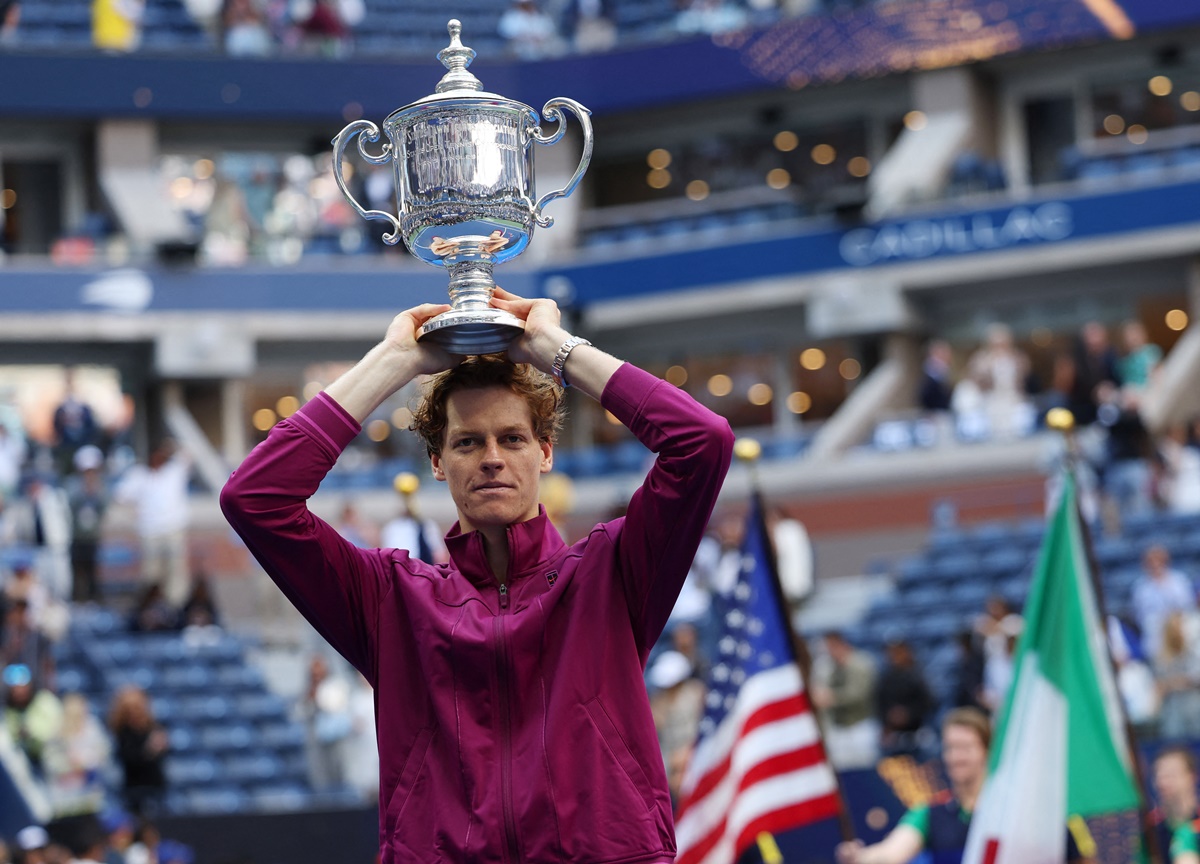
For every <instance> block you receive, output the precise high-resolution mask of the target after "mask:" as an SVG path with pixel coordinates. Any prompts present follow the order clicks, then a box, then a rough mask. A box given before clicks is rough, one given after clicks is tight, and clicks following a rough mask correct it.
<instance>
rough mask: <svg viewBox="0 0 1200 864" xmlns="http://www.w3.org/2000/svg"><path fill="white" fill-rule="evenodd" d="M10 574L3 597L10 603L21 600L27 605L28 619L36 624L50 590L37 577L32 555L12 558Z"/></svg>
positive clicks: (48, 600) (46, 602)
mask: <svg viewBox="0 0 1200 864" xmlns="http://www.w3.org/2000/svg"><path fill="white" fill-rule="evenodd" d="M11 567H12V576H11V577H9V579H8V581H7V582H6V583H5V584H4V599H5V600H6V601H7V602H9V603H11V602H13V601H15V600H23V601H24V602H25V603H27V604H28V605H29V616H30V621H31V622H33V625H34V626H35V627H36V626H37V620H38V616H40V615H41V614H42V612H43V610H45V608H46V606H47V605H48V604H49V602H50V592H49V591H47V590H46V586H45V585H43V584H42V583H41V581H39V580H38V578H37V571H36V570H35V569H34V566H33V558H32V556H28V555H24V554H18V555H17V556H16V557H15V558H13V560H12V563H11Z"/></svg>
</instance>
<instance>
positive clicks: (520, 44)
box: [496, 0, 564, 60]
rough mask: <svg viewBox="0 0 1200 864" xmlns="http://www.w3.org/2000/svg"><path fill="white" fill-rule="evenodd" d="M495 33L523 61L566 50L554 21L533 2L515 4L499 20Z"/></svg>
mask: <svg viewBox="0 0 1200 864" xmlns="http://www.w3.org/2000/svg"><path fill="white" fill-rule="evenodd" d="M496 30H497V32H498V33H499V34H500V35H501V36H502V37H504V38H505V39H506V40H508V48H509V50H510V51H511V52H512V53H513V54H515V55H516V56H517V57H519V58H520V59H522V60H536V59H538V58H539V57H548V56H552V55H555V54H561V53H562V51H563V48H564V46H563V42H562V39H561V38H559V35H558V28H557V27H556V26H555V25H554V19H552V18H551V17H550V16H549V15H547V14H546V13H545V12H543V11H542V10H541V9H539V8H538V5H537V3H536V2H534V0H513V3H512V5H511V6H509V7H508V9H506V10H505V12H504V14H503V15H501V16H500V22H499V24H497V25H496Z"/></svg>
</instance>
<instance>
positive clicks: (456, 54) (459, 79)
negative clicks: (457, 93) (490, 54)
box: [434, 18, 483, 93]
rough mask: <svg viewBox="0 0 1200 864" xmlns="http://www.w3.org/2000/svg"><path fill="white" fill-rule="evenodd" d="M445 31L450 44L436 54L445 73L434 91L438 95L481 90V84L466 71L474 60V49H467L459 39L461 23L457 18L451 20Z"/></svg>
mask: <svg viewBox="0 0 1200 864" xmlns="http://www.w3.org/2000/svg"><path fill="white" fill-rule="evenodd" d="M446 30H447V31H448V32H449V33H450V44H449V45H448V46H446V47H445V48H443V49H442V50H441V51H439V52H438V55H437V58H438V59H439V60H441V61H442V65H443V66H445V67H446V70H447V71H446V74H445V75H443V76H442V80H441V81H439V82H438V85H437V87H436V88H434V89H435V90H436V92H438V93H448V92H450V91H453V90H475V91H478V90H482V89H483V84H482V83H481V82H480V81H479V79H478V78H476V77H475V76H474V75H472V74H471V73H470V72H468V71H467V67H468V66H470V65H471V61H472V60H474V59H475V49H473V48H468V47H467V46H466V45H464V44H462V42H461V41H460V39H459V37H460V36H461V35H462V22H461V21H459V20H458V19H457V18H451V19H450V22H449V23H448V24H447V25H446Z"/></svg>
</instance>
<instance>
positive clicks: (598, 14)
mask: <svg viewBox="0 0 1200 864" xmlns="http://www.w3.org/2000/svg"><path fill="white" fill-rule="evenodd" d="M611 3H612V0H570V2H569V3H568V5H567V9H566V16H565V25H566V29H567V31H568V32H570V33H573V34H574V37H573V44H574V48H575V50H576V51H578V52H579V53H580V54H590V53H593V52H598V51H607V50H609V49H610V48H612V47H614V46H615V45H616V44H617V25H616V24H614V23H613V9H612V8H611Z"/></svg>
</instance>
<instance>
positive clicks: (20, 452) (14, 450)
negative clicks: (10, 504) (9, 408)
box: [0, 423, 28, 497]
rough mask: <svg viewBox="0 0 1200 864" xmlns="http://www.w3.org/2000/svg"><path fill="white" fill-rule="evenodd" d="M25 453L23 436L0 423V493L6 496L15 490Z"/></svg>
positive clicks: (19, 479) (19, 478) (26, 450)
mask: <svg viewBox="0 0 1200 864" xmlns="http://www.w3.org/2000/svg"><path fill="white" fill-rule="evenodd" d="M27 455H28V446H27V445H26V443H25V436H24V435H18V434H16V433H14V432H13V431H12V430H11V429H9V428H8V427H7V426H6V425H4V424H3V423H0V495H4V496H6V497H7V496H10V495H13V494H15V493H16V492H17V489H18V487H19V485H20V482H21V468H22V466H24V464H25V457H26V456H27Z"/></svg>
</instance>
